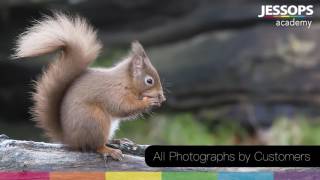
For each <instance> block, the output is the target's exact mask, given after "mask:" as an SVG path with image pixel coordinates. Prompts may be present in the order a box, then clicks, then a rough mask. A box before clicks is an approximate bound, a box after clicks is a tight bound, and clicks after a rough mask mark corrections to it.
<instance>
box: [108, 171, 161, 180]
mask: <svg viewBox="0 0 320 180" xmlns="http://www.w3.org/2000/svg"><path fill="white" fill-rule="evenodd" d="M106 180H161V172H125V171H123V172H106Z"/></svg>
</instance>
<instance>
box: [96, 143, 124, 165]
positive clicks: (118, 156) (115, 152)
mask: <svg viewBox="0 0 320 180" xmlns="http://www.w3.org/2000/svg"><path fill="white" fill-rule="evenodd" d="M97 152H98V153H100V154H102V155H104V156H105V155H107V156H111V157H112V158H113V159H114V160H118V161H122V159H123V157H124V156H123V154H122V151H121V150H120V149H113V148H110V147H107V146H102V147H100V148H98V149H97Z"/></svg>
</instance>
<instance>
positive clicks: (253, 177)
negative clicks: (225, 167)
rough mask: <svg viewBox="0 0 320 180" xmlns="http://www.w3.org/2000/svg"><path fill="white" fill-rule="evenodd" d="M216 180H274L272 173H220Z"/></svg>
mask: <svg viewBox="0 0 320 180" xmlns="http://www.w3.org/2000/svg"><path fill="white" fill-rule="evenodd" d="M218 180H274V178H273V173H272V172H220V173H218Z"/></svg>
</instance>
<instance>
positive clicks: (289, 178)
mask: <svg viewBox="0 0 320 180" xmlns="http://www.w3.org/2000/svg"><path fill="white" fill-rule="evenodd" d="M319 179H320V171H301V172H297V171H286V172H275V173H274V180H319Z"/></svg>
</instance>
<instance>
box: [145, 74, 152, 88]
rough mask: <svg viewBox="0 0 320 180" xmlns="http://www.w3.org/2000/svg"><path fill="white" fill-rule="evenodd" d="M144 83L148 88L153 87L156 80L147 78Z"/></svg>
mask: <svg viewBox="0 0 320 180" xmlns="http://www.w3.org/2000/svg"><path fill="white" fill-rule="evenodd" d="M144 82H145V84H146V85H148V86H152V85H153V83H154V80H153V78H152V77H151V76H146V77H145V79H144Z"/></svg>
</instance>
